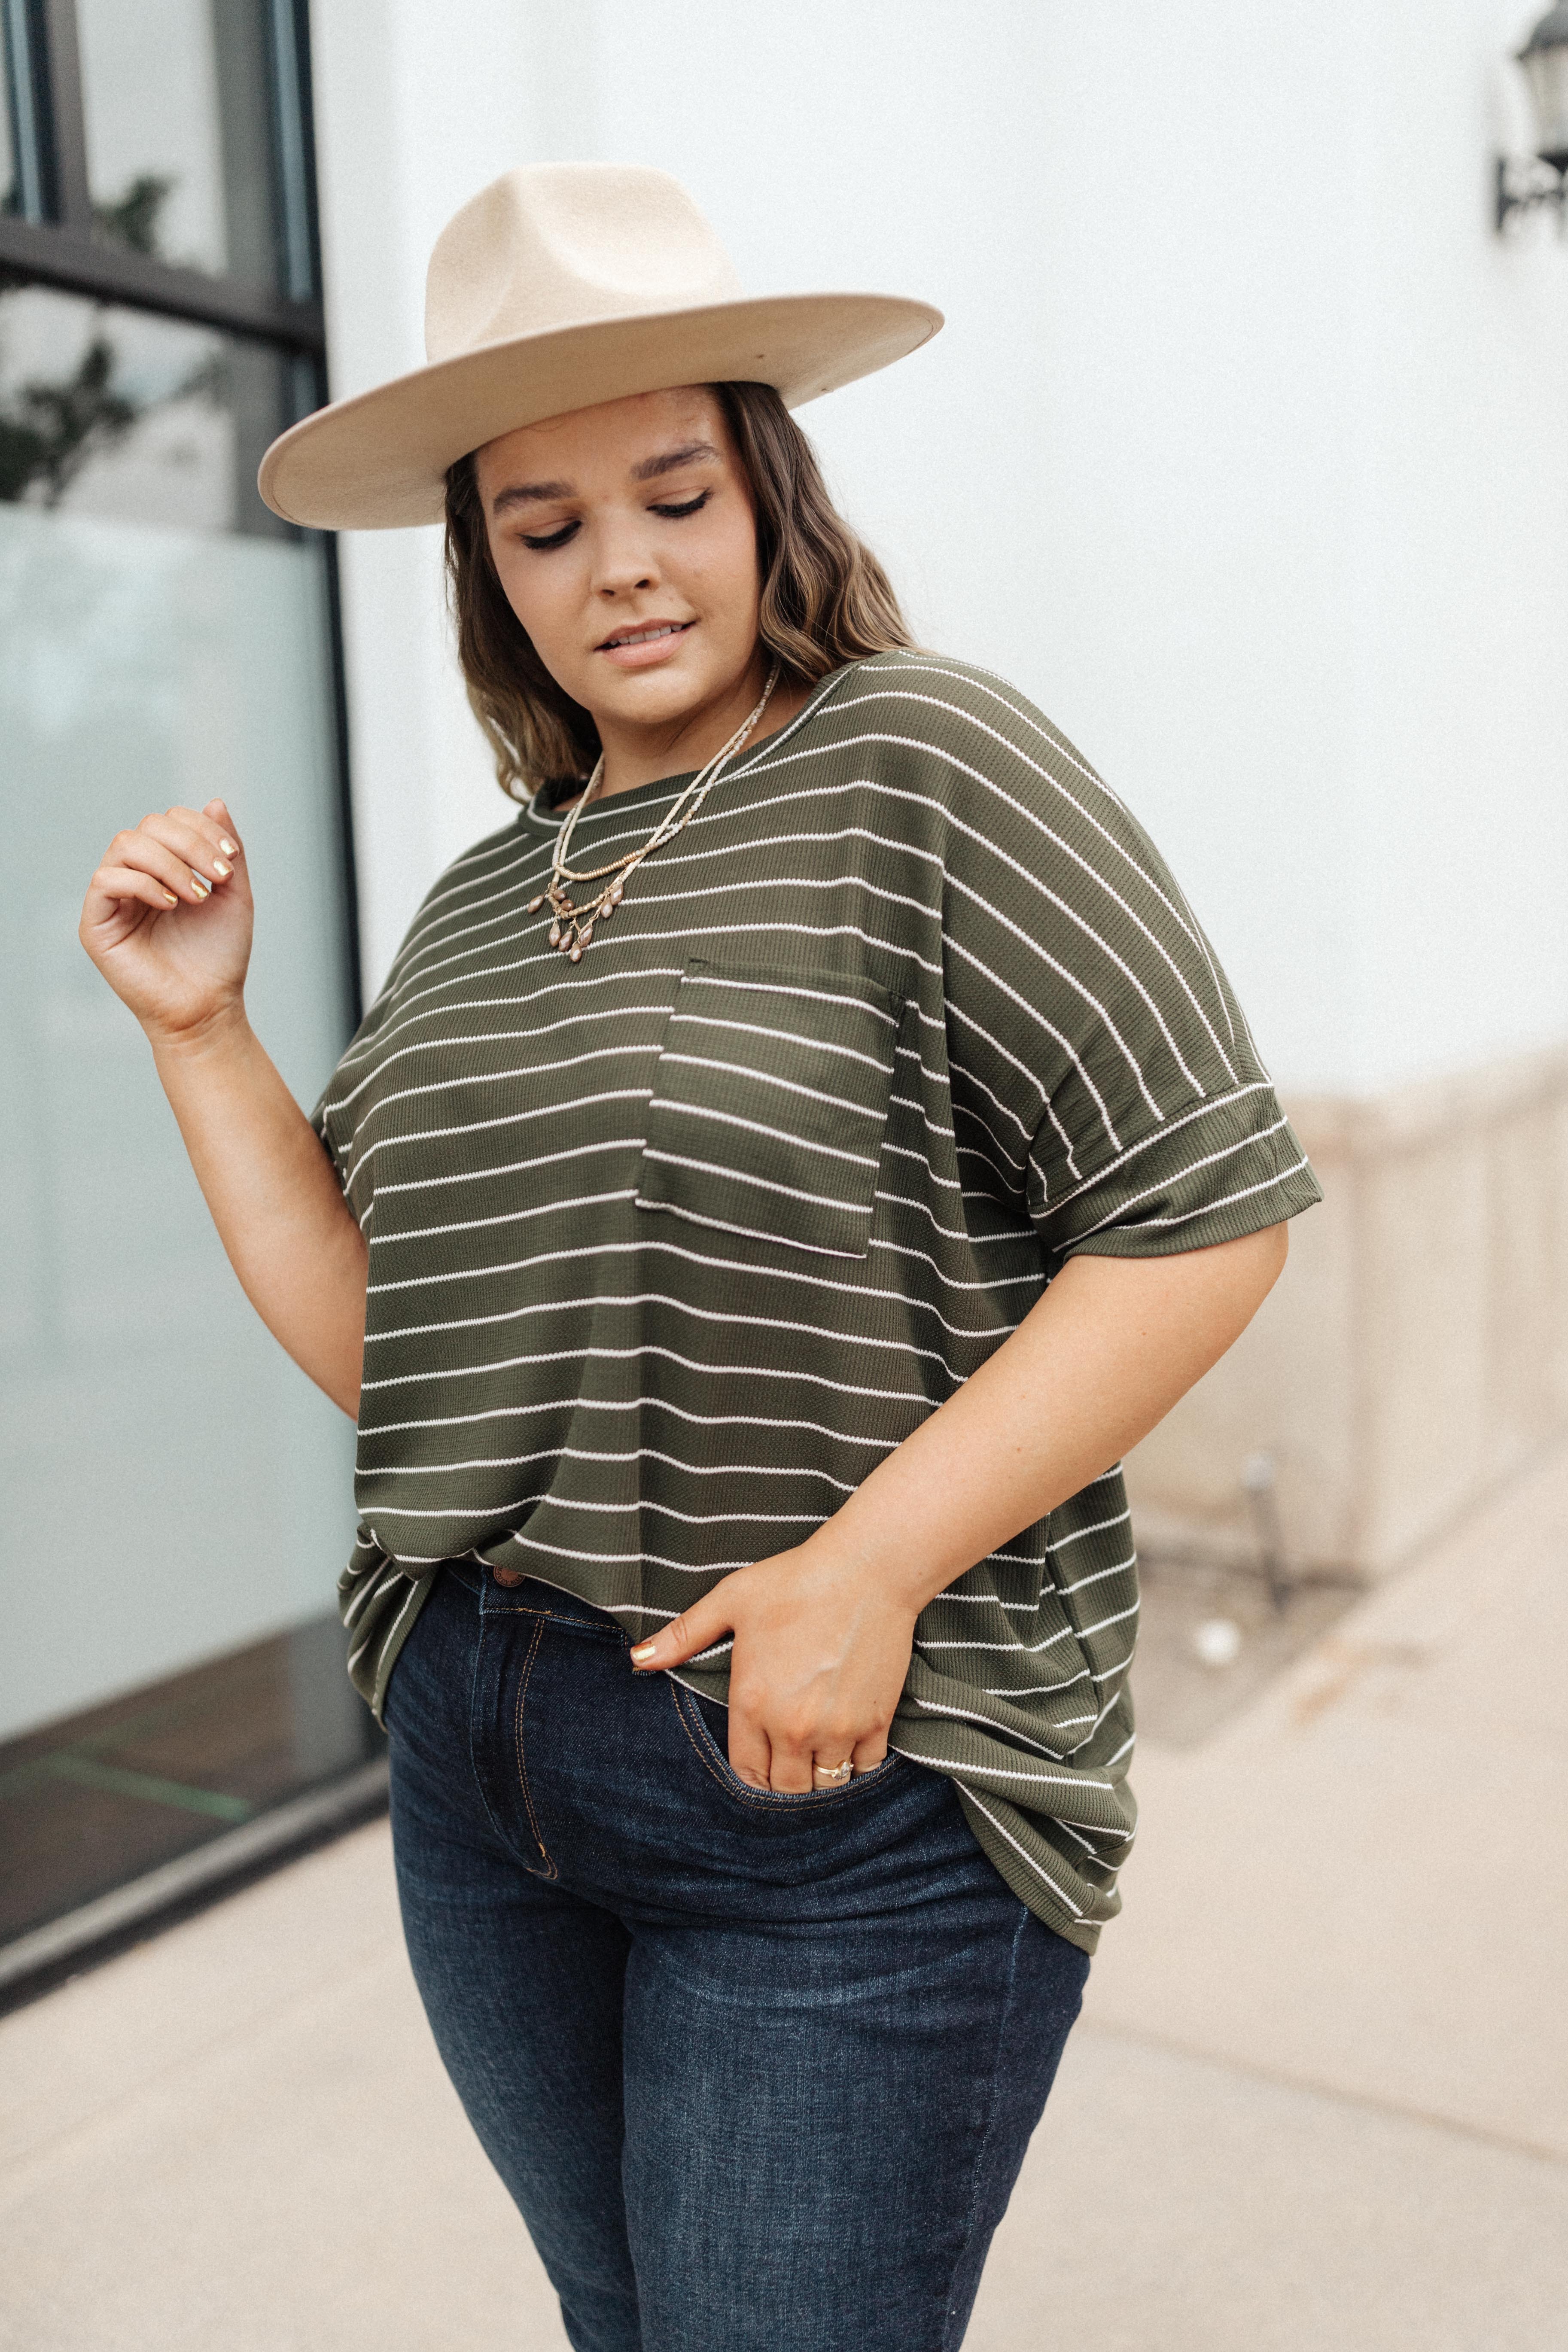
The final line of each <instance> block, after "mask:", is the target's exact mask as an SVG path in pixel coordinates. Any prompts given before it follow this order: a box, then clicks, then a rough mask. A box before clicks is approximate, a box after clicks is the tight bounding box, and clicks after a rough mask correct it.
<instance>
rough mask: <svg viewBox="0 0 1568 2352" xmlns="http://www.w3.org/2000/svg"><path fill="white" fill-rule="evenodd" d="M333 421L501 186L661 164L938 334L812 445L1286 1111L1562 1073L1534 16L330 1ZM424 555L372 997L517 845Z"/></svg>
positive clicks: (1420, 8)
mask: <svg viewBox="0 0 1568 2352" xmlns="http://www.w3.org/2000/svg"><path fill="white" fill-rule="evenodd" d="M314 16H315V27H316V29H315V40H316V52H317V78H318V108H319V115H320V136H321V161H322V187H323V215H324V224H323V225H324V234H325V240H326V247H327V266H328V273H329V288H328V293H329V316H330V320H331V334H332V351H333V368H334V384H335V389H336V390H337V391H338V392H339V393H345V392H350V391H353V390H357V389H359V388H360V387H361V386H363V385H364V384H366V383H372V382H374V381H375V380H377V379H378V378H379V377H381V376H383V375H385V374H388V373H393V372H394V371H395V370H396V369H398V368H400V367H404V366H409V365H413V364H416V363H417V362H418V359H419V357H420V336H419V310H420V300H421V289H422V281H423V270H424V262H425V257H426V253H427V252H428V248H429V246H430V243H431V242H432V240H433V238H434V236H435V235H436V233H437V230H438V228H439V227H440V226H441V224H442V222H443V221H444V220H445V219H446V218H447V215H449V214H450V213H451V212H452V211H453V210H454V209H455V208H456V206H457V205H458V204H459V203H460V202H461V201H462V200H463V199H464V197H465V196H467V195H468V194H471V193H472V192H473V190H474V189H476V188H477V187H479V185H481V184H483V183H484V182H485V181H486V180H487V179H489V178H490V177H492V176H493V175H494V174H495V173H497V172H499V171H500V170H502V169H504V168H505V167H506V166H507V165H509V164H510V163H518V162H529V161H537V160H545V159H550V158H559V157H574V156H580V157H607V158H615V159H616V160H626V161H641V162H647V163H658V164H661V165H663V166H664V167H665V168H667V169H668V170H670V171H673V172H675V173H677V174H678V176H679V177H680V178H681V179H682V180H684V181H685V182H686V184H688V186H689V187H690V189H691V190H692V192H693V193H694V194H695V195H696V196H697V199H698V201H699V202H700V204H701V205H702V206H703V207H704V209H705V210H706V211H707V213H708V214H709V215H710V218H711V219H712V220H713V222H714V223H715V225H716V226H717V227H718V228H719V230H720V232H721V235H722V236H724V238H725V240H726V242H727V243H728V244H729V245H730V247H731V250H732V252H733V253H734V255H735V257H736V260H737V262H738V264H739V266H740V268H741V271H742V277H743V278H745V280H746V281H747V283H748V284H749V285H751V286H752V287H753V288H755V289H759V290H761V289H764V288H770V287H781V288H782V287H801V286H812V285H818V286H836V285H844V286H857V285H859V286H872V287H885V288H889V289H896V290H903V291H909V292H911V293H916V294H921V295H924V296H927V297H929V298H930V299H933V300H935V301H936V302H938V303H940V304H941V305H942V308H943V309H944V310H946V311H947V314H948V320H949V324H948V328H947V331H946V332H945V333H944V334H943V335H942V337H940V338H939V339H938V341H937V342H936V343H935V344H934V345H932V346H931V348H930V349H929V350H928V351H926V352H922V353H921V354H919V355H917V356H916V357H915V358H914V359H912V360H910V361H909V362H905V363H904V364H903V365H901V366H900V367H899V368H897V369H894V370H892V371H890V372H889V373H886V374H884V375H881V376H878V377H875V378H872V379H871V380H870V381H869V382H868V383H864V384H860V385H855V386H851V387H849V388H848V389H847V390H846V391H845V392H843V393H839V394H834V395H833V396H831V397H830V398H829V399H827V400H826V401H823V402H820V403H817V404H815V405H814V406H813V407H812V408H810V409H808V410H807V411H805V413H804V415H803V420H802V421H803V422H804V423H805V425H806V426H807V428H808V430H810V431H811V433H812V434H813V436H814V437H815V438H816V440H817V442H818V444H819V446H820V448H821V450H822V452H823V455H824V457H825V459H826V464H827V467H828V471H829V474H830V477H831V478H832V480H833V482H834V484H835V486H836V488H837V491H838V494H839V496H840V498H841V500H842V503H843V504H844V506H845V508H846V509H847V511H848V512H849V514H850V515H851V516H852V517H853V519H854V520H856V521H857V522H858V524H859V526H860V527H861V528H862V529H863V530H865V532H866V533H867V535H868V537H869V538H870V539H871V540H872V541H873V543H874V544H875V545H876V546H877V547H878V548H879V550H880V551H881V552H882V553H883V554H884V555H885V556H886V558H887V559H888V561H889V563H890V564H891V566H892V568H893V570H894V573H895V576H896V578H897V579H898V581H899V583H900V586H901V587H902V589H903V590H904V592H905V594H906V598H907V601H908V604H909V605H910V611H911V614H912V617H913V618H914V620H915V623H916V625H917V626H918V628H919V630H920V632H921V635H923V636H925V637H926V638H927V639H928V641H930V642H933V643H936V644H939V645H942V646H946V647H949V648H951V649H952V650H953V651H956V652H960V653H963V654H966V655H968V656H972V657H973V658H975V659H977V660H980V661H982V662H984V663H986V664H987V665H989V666H991V667H995V668H997V669H1000V670H1003V671H1005V672H1006V673H1007V674H1008V675H1010V676H1011V677H1014V678H1016V680H1017V682H1018V683H1019V684H1020V685H1021V686H1023V687H1024V688H1026V690H1027V691H1028V692H1029V693H1030V694H1032V695H1033V696H1034V697H1035V698H1037V700H1038V701H1039V702H1041V703H1042V704H1043V705H1044V706H1045V707H1046V708H1047V709H1048V710H1049V711H1050V712H1051V714H1052V716H1053V717H1054V718H1055V719H1057V720H1058V723H1060V724H1061V725H1063V726H1065V727H1066V728H1067V729H1068V731H1069V733H1071V734H1073V735H1074V736H1075V737H1076V738H1077V739H1078V740H1079V742H1080V744H1081V745H1082V747H1083V748H1084V750H1085V751H1087V752H1088V753H1089V756H1090V757H1091V758H1093V759H1094V760H1095V761H1097V762H1098V763H1099V764H1100V766H1101V767H1102V768H1103V769H1104V771H1105V772H1107V774H1108V775H1109V776H1110V780H1111V781H1112V782H1114V783H1115V784H1116V785H1117V786H1118V787H1119V788H1120V789H1121V791H1122V792H1123V793H1125V794H1126V795H1127V797H1128V798H1129V799H1130V800H1131V802H1132V803H1133V804H1134V806H1135V807H1136V808H1137V809H1138V810H1139V812H1140V814H1142V815H1143V816H1144V818H1145V820H1146V822H1147V823H1148V824H1149V825H1150V827H1151V829H1152V832H1153V833H1154V835H1155V837H1156V839H1157V840H1159V842H1160V843H1161V845H1162V846H1163V848H1164V849H1165V851H1166V853H1167V855H1168V856H1170V857H1171V859H1172V862H1173V865H1174V866H1175V867H1176V869H1177V871H1178V873H1179V875H1180V876H1181V877H1182V879H1183V881H1184V884H1185V885H1186V887H1187V888H1188V890H1189V892H1190V893H1191V895H1192V897H1193V898H1194V901H1195V903H1196V904H1197V906H1198V908H1199V910H1200V912H1201V913H1202V914H1203V915H1204V917H1205V920H1206V921H1207V923H1208V925H1209V928H1210V929H1211V930H1212V931H1213V933H1214V934H1215V938H1216V940H1217V941H1218V943H1219V946H1220V948H1221V950H1222V952H1223V954H1224V955H1225V957H1226V961H1227V962H1228V963H1229V965H1230V967H1231V970H1232V972H1233V976H1234V977H1235V979H1236V981H1237V985H1238V987H1239V988H1240V990H1241V992H1242V995H1243V999H1244V1001H1245V1002H1246V1003H1247V1007H1248V1010H1249V1012H1250V1013H1251V1014H1252V1016H1253V1020H1254V1025H1255V1026H1256V1028H1257V1030H1258V1034H1259V1039H1260V1042H1261V1044H1262V1045H1263V1048H1264V1051H1265V1054H1266V1055H1268V1056H1269V1057H1270V1059H1271V1061H1272V1063H1273V1065H1274V1067H1275V1069H1276V1072H1277V1075H1278V1076H1279V1077H1280V1079H1281V1080H1282V1082H1284V1083H1285V1084H1287V1085H1288V1086H1290V1087H1297V1088H1310V1089H1314V1090H1316V1089H1322V1090H1326V1091H1369V1090H1373V1089H1375V1088H1378V1087H1384V1086H1386V1085H1390V1084H1394V1083H1396V1082H1398V1081H1400V1080H1402V1079H1405V1078H1408V1077H1413V1076H1420V1075H1424V1074H1426V1073H1428V1072H1433V1071H1437V1070H1442V1069H1445V1068H1449V1067H1458V1066H1465V1065H1468V1064H1470V1063H1473V1062H1476V1061H1479V1060H1482V1059H1485V1058H1486V1057H1488V1056H1490V1055H1497V1054H1501V1053H1506V1052H1510V1051H1513V1050H1518V1049H1521V1048H1524V1047H1527V1046H1531V1045H1538V1044H1542V1043H1545V1042H1548V1041H1551V1040H1552V1039H1555V1038H1558V1037H1561V1036H1563V1035H1568V950H1565V948H1564V944H1563V941H1564V926H1563V923H1562V921H1561V919H1560V915H1559V909H1560V908H1561V907H1562V905H1563V900H1564V897H1565V887H1564V886H1565V885H1568V815H1565V814H1564V789H1563V788H1564V785H1565V784H1568V698H1565V697H1564V696H1563V693H1562V691H1561V671H1562V663H1561V657H1560V655H1559V652H1558V638H1559V635H1560V631H1561V625H1562V621H1561V616H1562V614H1563V611H1564V608H1565V605H1568V249H1564V248H1563V247H1560V246H1558V245H1557V244H1555V242H1553V241H1552V239H1551V238H1550V236H1549V235H1548V233H1547V232H1546V230H1545V227H1544V224H1538V225H1536V227H1535V231H1534V233H1533V234H1531V235H1529V236H1525V237H1523V238H1521V240H1520V241H1519V242H1518V243H1517V244H1510V245H1500V243H1499V242H1498V240H1496V239H1495V238H1494V237H1493V236H1491V235H1490V232H1489V225H1488V216H1487V203H1488V191H1487V182H1488V174H1489V158H1490V152H1491V149H1492V145H1493V142H1494V138H1495V136H1496V134H1497V127H1498V123H1499V121H1500V119H1501V117H1502V115H1504V114H1506V112H1507V110H1508V108H1509V107H1510V105H1511V104H1512V102H1513V100H1514V95H1515V94H1514V91H1513V89H1512V87H1511V83H1510V69H1508V68H1506V67H1505V66H1504V65H1503V63H1502V60H1503V58H1504V54H1505V51H1506V48H1507V47H1508V46H1510V44H1517V40H1518V38H1519V37H1520V36H1521V33H1522V31H1523V30H1524V29H1525V28H1526V26H1528V23H1529V21H1530V18H1529V16H1528V15H1522V16H1521V14H1520V12H1518V11H1516V10H1515V9H1514V8H1512V7H1510V6H1507V5H1500V0H1380V5H1378V7H1377V8H1375V9H1368V8H1366V7H1365V6H1364V5H1362V0H1282V5H1276V6H1273V7H1270V8H1268V9H1259V8H1258V6H1257V5H1255V0H1189V5H1187V6H1186V7H1184V8H1182V9H1179V10H1173V9H1172V8H1170V7H1169V6H1168V5H1153V0H1124V5H1121V6H1119V7H1118V8H1116V9H1115V10H1114V11H1112V10H1110V9H1105V8H1085V7H1082V6H1081V5H1068V0H990V5H986V6H985V7H984V8H982V7H979V6H976V5H963V0H856V5H854V6H853V7H848V8H846V7H844V6H843V5H831V0H796V5H794V6H792V7H791V8H790V9H789V10H787V11H784V10H763V9H760V8H757V7H754V6H752V5H746V0H664V5H661V6H660V7H659V8H658V9H654V10H649V9H647V8H645V7H641V6H634V5H631V0H574V5H571V6H567V5H557V0H532V5H527V4H526V0H447V5H445V6H443V7H442V8H441V9H439V10H435V9H431V8H428V7H426V6H424V5H421V0H315V9H314ZM434 537H435V535H434V534H433V533H412V534H400V535H366V536H364V537H362V538H360V539H358V540H356V541H353V542H352V543H351V544H350V545H349V546H348V547H347V548H346V549H345V562H346V573H347V592H348V612H349V626H350V650H351V668H352V688H353V723H354V749H355V761H356V793H357V794H358V801H359V810H360V826H359V834H360V857H361V866H362V872H363V877H364V896H365V916H366V922H365V929H366V939H367V945H368V950H369V956H368V960H369V962H370V965H371V967H372V977H373V980H374V976H375V975H377V974H378V973H379V971H381V969H383V968H384V963H385V961H386V958H387V956H388V955H389V954H390V952H391V950H392V949H393V947H394V946H395V941H396V938H397V936H398V934H399V933H400V931H401V929H402V927H403V924H404V923H405V921H406V919H407V915H408V912H409V910H410V909H411V908H412V905H413V903H414V902H415V900H416V898H418V896H419V894H420V892H421V891H422V890H423V888H424V887H426V884H427V882H428V880H429V878H430V877H431V876H432V875H433V873H434V872H435V871H436V869H437V866H439V864H440V863H441V862H442V861H443V860H444V858H445V857H447V856H450V855H451V854H453V852H454V851H455V850H456V848H458V846H460V845H461V844H462V843H463V842H464V841H465V840H467V839H468V838H471V837H472V836H473V835H475V834H477V833H479V832H480V831H482V830H485V829H488V828H489V826H491V825H493V824H495V823H496V822H498V821H499V819H500V817H503V816H504V814H505V809H504V806H503V804H502V803H500V801H499V798H498V797H497V796H496V795H495V793H494V789H493V786H490V785H489V783H488V782H487V780H486V774H485V770H484V763H483V755H482V752H481V751H480V750H479V744H478V738H477V735H476V733H475V730H473V728H472V725H471V722H470V721H469V720H468V717H467V714H466V712H465V711H464V709H463V708H462V705H461V699H460V694H459V692H458V690H457V689H456V688H455V685H454V683H453V680H452V677H451V673H450V664H449V659H448V657H447V654H446V652H445V649H444V643H443V635H442V631H441V627H440V625H439V620H438V602H437V564H436V559H435V548H434V543H433V542H434Z"/></svg>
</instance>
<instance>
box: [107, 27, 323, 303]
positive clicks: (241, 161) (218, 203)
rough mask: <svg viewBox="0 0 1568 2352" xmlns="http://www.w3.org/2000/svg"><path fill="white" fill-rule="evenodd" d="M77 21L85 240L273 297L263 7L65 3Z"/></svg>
mask: <svg viewBox="0 0 1568 2352" xmlns="http://www.w3.org/2000/svg"><path fill="white" fill-rule="evenodd" d="M77 21H78V27H79V40H80V49H81V74H82V99H83V106H84V110H85V114H86V126H87V162H88V183H89V189H90V192H91V196H92V206H93V218H94V226H95V232H96V234H97V235H98V236H99V237H100V239H102V240H103V241H105V242H107V243H109V244H113V245H121V246H126V247H130V248H131V249H132V251H133V252H136V253H145V254H150V255H153V256H154V257H156V258H157V259H159V260H161V261H170V262H175V263H181V264H184V266H186V267H188V268H196V269H205V270H210V271H214V272H227V273H229V274H231V275H232V276H234V277H237V278H246V279H248V280H251V281H253V282H255V283H257V284H261V285H268V286H270V285H275V284H276V283H277V278H278V259H277V235H276V205H275V176H276V175H275V172H274V168H273V160H272V152H271V130H270V114H271V108H270V97H269V89H268V56H267V37H266V19H265V5H264V0H138V5H136V6H134V7H130V6H127V5H126V0H78V6H77Z"/></svg>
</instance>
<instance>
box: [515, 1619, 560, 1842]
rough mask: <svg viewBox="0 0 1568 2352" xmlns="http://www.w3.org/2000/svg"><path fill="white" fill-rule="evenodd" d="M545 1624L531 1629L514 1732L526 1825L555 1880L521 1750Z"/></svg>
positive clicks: (520, 1684) (539, 1623)
mask: <svg viewBox="0 0 1568 2352" xmlns="http://www.w3.org/2000/svg"><path fill="white" fill-rule="evenodd" d="M547 1622H548V1619H547V1618H546V1617H545V1616H543V1615H542V1614H541V1616H540V1619H539V1622H538V1623H537V1625H535V1627H534V1629H533V1639H532V1641H531V1643H529V1645H528V1656H527V1658H526V1659H525V1660H524V1662H523V1668H522V1674H521V1678H520V1680H519V1682H518V1685H517V1715H516V1717H515V1731H516V1738H517V1777H518V1780H519V1783H520V1785H521V1790H522V1801H523V1803H524V1805H525V1806H526V1807H527V1809H528V1824H529V1827H530V1828H531V1830H532V1832H533V1843H534V1844H535V1845H536V1846H537V1847H538V1848H539V1851H540V1853H542V1855H543V1856H544V1869H545V1875H546V1876H547V1877H550V1878H555V1877H558V1876H559V1875H560V1874H559V1872H558V1871H557V1870H556V1867H555V1864H553V1862H552V1860H551V1858H550V1852H549V1848H548V1847H547V1846H546V1845H545V1843H544V1840H543V1838H542V1836H541V1835H540V1831H539V1816H538V1815H537V1813H535V1811H534V1810H533V1795H532V1791H531V1790H530V1788H529V1785H528V1765H527V1762H526V1760H525V1759H524V1756H523V1749H522V1708H523V1701H524V1700H525V1699H526V1698H527V1696H528V1684H529V1677H530V1676H531V1674H532V1672H533V1662H534V1660H535V1658H537V1657H538V1655H539V1645H540V1643H541V1642H542V1641H543V1639H544V1628H545V1625H546V1623H547Z"/></svg>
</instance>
